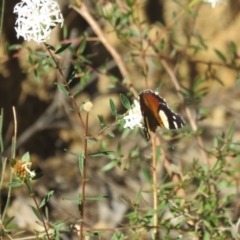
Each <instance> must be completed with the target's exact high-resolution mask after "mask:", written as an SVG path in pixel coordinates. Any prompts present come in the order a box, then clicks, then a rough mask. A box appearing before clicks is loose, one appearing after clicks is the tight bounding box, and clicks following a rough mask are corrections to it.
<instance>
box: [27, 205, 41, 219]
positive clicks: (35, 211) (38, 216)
mask: <svg viewBox="0 0 240 240" xmlns="http://www.w3.org/2000/svg"><path fill="white" fill-rule="evenodd" d="M30 207H31V208H32V210H33V213H34V214H35V215H36V217H37V218H38V220H39V221H41V222H42V219H41V215H40V213H39V212H38V210H37V209H36V208H35V207H33V206H30Z"/></svg>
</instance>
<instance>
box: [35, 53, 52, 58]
mask: <svg viewBox="0 0 240 240" xmlns="http://www.w3.org/2000/svg"><path fill="white" fill-rule="evenodd" d="M35 55H36V56H37V57H39V58H42V59H45V58H48V57H49V56H48V55H46V54H43V53H40V52H35Z"/></svg>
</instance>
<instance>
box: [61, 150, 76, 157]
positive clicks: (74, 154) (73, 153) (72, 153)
mask: <svg viewBox="0 0 240 240" xmlns="http://www.w3.org/2000/svg"><path fill="white" fill-rule="evenodd" d="M64 151H66V152H68V153H70V154H71V155H73V156H75V157H79V154H78V153H75V152H71V151H69V150H67V149H64Z"/></svg>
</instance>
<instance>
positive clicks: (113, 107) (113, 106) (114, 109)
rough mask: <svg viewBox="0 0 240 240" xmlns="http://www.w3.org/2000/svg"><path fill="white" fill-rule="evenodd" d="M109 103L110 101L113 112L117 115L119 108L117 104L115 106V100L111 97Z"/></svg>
mask: <svg viewBox="0 0 240 240" xmlns="http://www.w3.org/2000/svg"><path fill="white" fill-rule="evenodd" d="M109 103H110V108H111V111H112V114H113V115H114V116H116V115H117V109H116V106H115V104H114V102H113V100H112V99H110V100H109Z"/></svg>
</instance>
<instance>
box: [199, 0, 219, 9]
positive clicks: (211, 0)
mask: <svg viewBox="0 0 240 240" xmlns="http://www.w3.org/2000/svg"><path fill="white" fill-rule="evenodd" d="M203 1H204V2H207V3H210V4H211V5H212V8H215V7H216V5H217V4H222V3H223V2H224V0H203Z"/></svg>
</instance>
